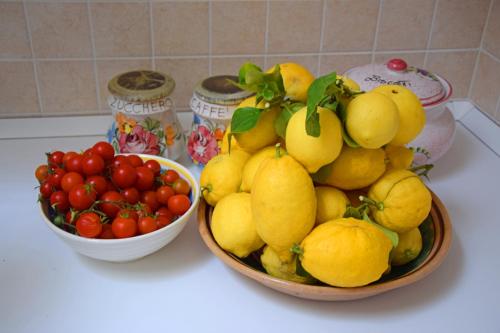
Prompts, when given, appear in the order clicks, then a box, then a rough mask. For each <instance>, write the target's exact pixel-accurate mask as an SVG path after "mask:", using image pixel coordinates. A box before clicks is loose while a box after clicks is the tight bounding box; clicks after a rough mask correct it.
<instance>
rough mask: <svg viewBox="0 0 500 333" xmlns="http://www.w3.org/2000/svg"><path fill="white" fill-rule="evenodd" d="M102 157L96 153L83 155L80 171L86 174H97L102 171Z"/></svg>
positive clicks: (103, 165)
mask: <svg viewBox="0 0 500 333" xmlns="http://www.w3.org/2000/svg"><path fill="white" fill-rule="evenodd" d="M104 167H105V164H104V159H103V158H102V157H101V156H100V155H98V154H94V153H92V154H90V155H87V156H84V157H83V160H82V171H83V173H84V174H85V175H87V176H93V175H98V174H100V173H102V172H103V171H104Z"/></svg>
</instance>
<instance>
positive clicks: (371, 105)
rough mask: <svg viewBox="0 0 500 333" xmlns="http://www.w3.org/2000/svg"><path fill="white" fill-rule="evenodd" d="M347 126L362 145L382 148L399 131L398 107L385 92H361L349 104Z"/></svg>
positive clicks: (348, 130) (349, 131) (355, 139)
mask: <svg viewBox="0 0 500 333" xmlns="http://www.w3.org/2000/svg"><path fill="white" fill-rule="evenodd" d="M346 128H347V132H348V133H349V135H350V136H351V137H352V138H353V139H354V141H356V143H358V144H359V145H360V146H361V147H363V148H371V149H375V148H380V147H382V146H383V145H385V144H387V143H389V142H391V140H392V139H394V136H395V135H396V133H397V131H398V128H399V113H398V108H397V106H396V104H395V103H394V102H393V101H392V100H391V99H390V98H389V97H387V96H385V95H383V94H379V93H376V92H367V93H364V94H361V95H359V96H357V97H356V98H354V99H353V100H352V101H351V102H350V103H349V104H348V105H347V117H346Z"/></svg>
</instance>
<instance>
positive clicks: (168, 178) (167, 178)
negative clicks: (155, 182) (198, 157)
mask: <svg viewBox="0 0 500 333" xmlns="http://www.w3.org/2000/svg"><path fill="white" fill-rule="evenodd" d="M177 179H179V174H178V173H177V171H175V170H173V169H169V170H167V171H166V172H165V173H164V174H163V175H162V180H163V182H164V183H165V184H173V183H174V182H175V181H176V180H177Z"/></svg>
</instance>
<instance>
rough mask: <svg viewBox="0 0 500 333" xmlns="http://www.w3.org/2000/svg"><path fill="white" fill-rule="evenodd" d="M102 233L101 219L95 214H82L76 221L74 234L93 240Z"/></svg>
mask: <svg viewBox="0 0 500 333" xmlns="http://www.w3.org/2000/svg"><path fill="white" fill-rule="evenodd" d="M101 231H102V224H101V218H100V217H99V215H97V214H96V213H92V212H89V213H83V214H81V215H80V216H78V219H77V220H76V232H77V233H78V234H79V235H80V236H82V237H86V238H95V237H97V236H98V235H99V234H100V233H101Z"/></svg>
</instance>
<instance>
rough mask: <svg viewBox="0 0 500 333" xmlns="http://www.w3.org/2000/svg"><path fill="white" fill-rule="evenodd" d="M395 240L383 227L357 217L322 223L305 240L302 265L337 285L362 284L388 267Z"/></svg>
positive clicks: (327, 281) (365, 283)
mask: <svg viewBox="0 0 500 333" xmlns="http://www.w3.org/2000/svg"><path fill="white" fill-rule="evenodd" d="M391 249H392V243H391V241H390V240H389V238H388V237H387V236H385V235H384V233H383V232H382V231H380V229H379V228H377V227H376V226H374V225H373V224H371V223H369V222H366V221H362V220H358V219H355V218H342V219H337V220H332V221H328V222H326V223H323V224H320V225H319V226H317V227H316V228H314V230H313V231H311V233H310V234H309V235H307V237H306V238H305V239H304V240H303V241H302V244H301V252H302V253H301V255H300V258H301V263H302V267H304V269H305V270H306V271H307V272H308V273H309V274H311V275H312V276H313V277H315V278H316V279H318V280H320V281H322V282H324V283H327V284H329V285H332V286H336V287H359V286H364V285H367V284H369V283H371V282H373V281H376V280H378V279H379V278H380V277H381V276H382V274H383V273H384V272H385V271H386V270H387V267H388V265H389V253H390V251H391Z"/></svg>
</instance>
